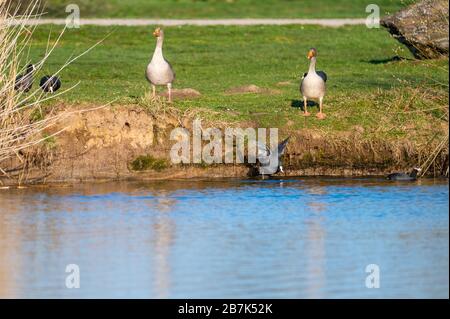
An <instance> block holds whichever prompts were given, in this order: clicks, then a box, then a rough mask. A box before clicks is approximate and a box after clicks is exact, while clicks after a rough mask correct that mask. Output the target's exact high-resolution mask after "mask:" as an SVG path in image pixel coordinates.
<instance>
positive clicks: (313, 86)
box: [300, 72, 325, 99]
mask: <svg viewBox="0 0 450 319" xmlns="http://www.w3.org/2000/svg"><path fill="white" fill-rule="evenodd" d="M300 91H301V92H302V95H303V96H305V97H307V98H309V99H320V98H323V97H324V96H325V82H324V81H323V79H322V78H321V77H320V76H319V75H318V74H317V73H316V72H308V75H307V76H306V77H305V78H304V79H303V81H302V83H301V85H300Z"/></svg>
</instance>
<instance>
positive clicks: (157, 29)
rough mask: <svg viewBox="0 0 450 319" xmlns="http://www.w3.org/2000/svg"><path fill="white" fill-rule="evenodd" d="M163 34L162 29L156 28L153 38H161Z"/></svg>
mask: <svg viewBox="0 0 450 319" xmlns="http://www.w3.org/2000/svg"><path fill="white" fill-rule="evenodd" d="M160 34H161V29H160V28H156V29H155V31H153V36H154V37H155V38H157V37H159V36H160Z"/></svg>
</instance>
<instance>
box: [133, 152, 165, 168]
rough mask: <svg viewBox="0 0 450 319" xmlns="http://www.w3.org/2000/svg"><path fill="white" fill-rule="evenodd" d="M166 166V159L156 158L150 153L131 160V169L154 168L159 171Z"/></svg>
mask: <svg viewBox="0 0 450 319" xmlns="http://www.w3.org/2000/svg"><path fill="white" fill-rule="evenodd" d="M167 167H168V165H167V162H166V160H164V159H156V158H154V157H153V156H151V155H141V156H139V157H137V158H136V159H135V160H134V161H133V162H131V169H132V170H134V171H146V170H150V169H152V170H155V171H158V172H159V171H161V170H163V169H166V168H167Z"/></svg>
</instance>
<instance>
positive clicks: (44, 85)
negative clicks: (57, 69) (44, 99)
mask: <svg viewBox="0 0 450 319" xmlns="http://www.w3.org/2000/svg"><path fill="white" fill-rule="evenodd" d="M39 86H40V87H41V89H42V90H43V91H44V92H50V93H54V92H56V91H58V90H59V88H60V87H61V80H60V79H59V78H58V77H57V76H54V75H52V76H50V75H46V76H44V77H43V78H42V79H41V81H40V82H39Z"/></svg>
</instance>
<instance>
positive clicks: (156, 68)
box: [146, 58, 175, 85]
mask: <svg viewBox="0 0 450 319" xmlns="http://www.w3.org/2000/svg"><path fill="white" fill-rule="evenodd" d="M146 76H147V80H149V81H150V83H152V84H154V85H166V84H168V83H172V82H173V80H174V77H175V76H174V73H173V71H172V67H171V66H170V64H169V63H168V62H167V61H166V60H165V59H164V58H157V59H152V61H151V62H150V64H149V65H148V66H147V71H146Z"/></svg>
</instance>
